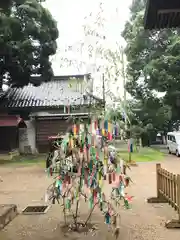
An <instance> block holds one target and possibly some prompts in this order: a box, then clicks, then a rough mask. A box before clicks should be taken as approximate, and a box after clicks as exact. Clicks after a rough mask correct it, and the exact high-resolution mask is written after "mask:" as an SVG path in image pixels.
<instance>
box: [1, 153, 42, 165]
mask: <svg viewBox="0 0 180 240" xmlns="http://www.w3.org/2000/svg"><path fill="white" fill-rule="evenodd" d="M46 158H47V156H46V155H45V154H42V155H27V156H16V157H14V158H13V159H12V160H0V164H3V165H10V164H11V165H19V166H21V165H25V166H28V165H29V166H32V165H40V166H42V167H43V168H44V167H45V165H46Z"/></svg>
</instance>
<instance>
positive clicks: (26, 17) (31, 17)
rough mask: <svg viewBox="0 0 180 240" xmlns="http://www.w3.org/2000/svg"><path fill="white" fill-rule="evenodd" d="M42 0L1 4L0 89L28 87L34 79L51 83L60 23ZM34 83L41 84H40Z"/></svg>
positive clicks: (14, 0) (15, 0)
mask: <svg viewBox="0 0 180 240" xmlns="http://www.w3.org/2000/svg"><path fill="white" fill-rule="evenodd" d="M41 2H42V1H40V0H11V1H10V0H8V1H1V3H0V88H1V87H2V83H3V79H4V77H5V76H8V84H10V85H12V84H13V85H17V86H24V85H26V84H28V83H29V81H30V76H31V75H33V74H35V75H40V76H41V80H42V81H45V80H47V81H49V80H50V79H51V76H52V75H53V70H52V67H51V62H50V56H51V55H53V54H55V53H56V49H57V44H56V40H57V38H58V29H57V23H56V21H55V20H54V19H53V17H52V15H51V14H50V12H49V11H48V10H47V9H45V8H44V7H43V6H42V5H41ZM34 84H40V82H38V83H37V82H36V83H34Z"/></svg>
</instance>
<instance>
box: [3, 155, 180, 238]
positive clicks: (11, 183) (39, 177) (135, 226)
mask: <svg viewBox="0 0 180 240" xmlns="http://www.w3.org/2000/svg"><path fill="white" fill-rule="evenodd" d="M162 166H163V167H164V168H167V169H168V170H169V171H172V172H174V173H178V171H179V172H180V159H178V158H176V157H167V159H166V160H165V161H163V162H162ZM129 175H130V176H131V178H132V180H133V181H134V183H133V184H132V185H131V186H130V187H129V189H128V193H130V194H131V195H133V196H134V199H133V205H132V209H131V210H123V209H122V214H121V234H120V239H122V240H135V239H138V240H141V239H142V240H156V239H158V240H169V239H173V240H178V239H179V236H180V229H179V230H168V229H166V228H165V227H164V223H165V222H166V220H170V219H172V218H176V217H177V216H176V213H175V212H174V211H173V209H172V208H171V207H170V206H168V204H154V205H151V204H147V203H146V199H147V198H148V197H151V196H156V188H155V185H156V178H155V177H156V174H155V163H141V164H139V166H138V167H133V168H132V171H131V172H129ZM0 176H1V177H2V178H3V183H0V204H1V203H15V204H17V205H18V209H19V210H21V209H23V208H24V207H26V206H27V205H28V204H37V203H43V200H42V197H43V196H44V192H45V189H46V187H47V186H48V184H49V183H51V180H50V179H49V178H47V177H46V176H45V174H44V171H43V170H42V168H40V167H38V166H34V167H26V168H22V167H21V168H16V169H14V168H13V167H4V168H2V167H1V168H0ZM105 188H106V190H107V191H109V186H105ZM81 209H82V211H84V212H87V209H88V208H87V205H84V204H82V207H81ZM60 215H61V213H60V210H59V206H57V205H56V206H53V207H52V208H51V209H50V210H49V212H48V213H47V214H46V215H44V216H22V215H19V216H18V217H17V218H15V219H14V220H13V221H12V222H11V223H10V224H9V225H8V226H7V227H6V228H5V229H4V230H3V231H1V232H0V239H3V240H25V239H26V240H31V239H33V240H47V239H48V240H50V239H53V240H59V239H63V238H64V237H63V235H62V233H61V232H60V228H59V223H60V219H61V216H60ZM94 219H95V220H96V221H101V222H102V224H103V218H102V217H101V216H98V215H96V217H95V218H94ZM105 236H107V237H105ZM90 238H91V239H92V236H89V237H88V238H87V239H90ZM93 238H94V239H99V240H100V239H103V240H104V239H111V238H110V236H109V235H107V227H106V225H103V227H102V231H101V234H100V235H98V234H97V235H96V236H94V237H93ZM69 239H74V240H75V239H77V236H75V235H73V236H71V238H69ZM83 239H84V236H83Z"/></svg>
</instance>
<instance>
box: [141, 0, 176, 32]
mask: <svg viewBox="0 0 180 240" xmlns="http://www.w3.org/2000/svg"><path fill="white" fill-rule="evenodd" d="M177 27H180V0H147V5H146V11H145V17H144V28H145V29H149V30H152V29H161V28H177Z"/></svg>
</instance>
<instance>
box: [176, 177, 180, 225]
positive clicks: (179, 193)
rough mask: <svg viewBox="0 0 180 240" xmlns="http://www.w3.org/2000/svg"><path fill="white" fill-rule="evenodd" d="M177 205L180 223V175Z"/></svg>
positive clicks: (178, 178) (179, 178)
mask: <svg viewBox="0 0 180 240" xmlns="http://www.w3.org/2000/svg"><path fill="white" fill-rule="evenodd" d="M177 204H178V220H179V223H180V174H178V175H177Z"/></svg>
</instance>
